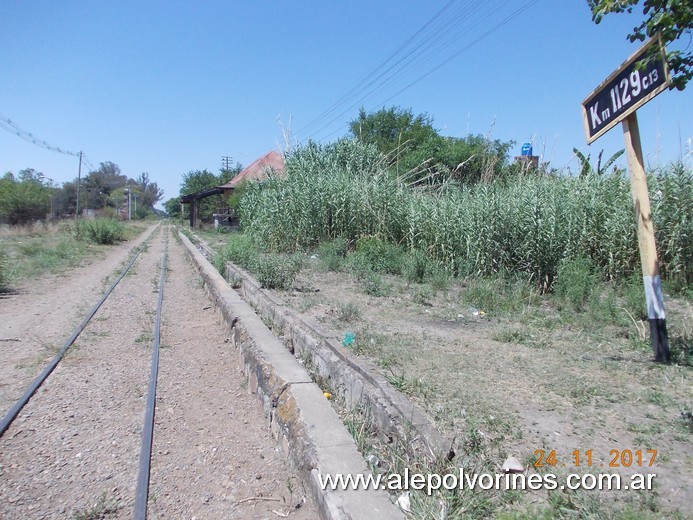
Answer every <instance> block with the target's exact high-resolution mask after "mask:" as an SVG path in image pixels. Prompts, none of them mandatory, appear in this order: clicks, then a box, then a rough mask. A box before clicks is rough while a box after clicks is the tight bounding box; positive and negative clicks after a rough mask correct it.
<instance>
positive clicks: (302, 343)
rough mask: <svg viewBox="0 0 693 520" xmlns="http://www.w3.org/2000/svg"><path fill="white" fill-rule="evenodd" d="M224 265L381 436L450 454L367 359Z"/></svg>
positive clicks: (423, 453)
mask: <svg viewBox="0 0 693 520" xmlns="http://www.w3.org/2000/svg"><path fill="white" fill-rule="evenodd" d="M198 247H199V248H201V249H202V250H203V254H205V255H207V257H211V256H213V255H214V252H213V251H212V250H210V249H209V248H208V247H207V246H205V245H203V244H198ZM226 269H227V274H228V278H229V279H234V280H236V281H238V282H239V285H240V287H239V289H238V290H239V291H240V292H241V294H242V295H243V297H244V298H245V300H246V301H248V303H250V304H251V305H252V306H253V307H254V308H255V310H256V311H257V312H258V313H259V314H260V315H261V316H262V317H263V318H264V319H265V321H266V322H270V323H271V326H272V329H273V330H274V331H275V333H277V334H278V335H279V336H281V337H282V338H283V340H284V343H285V344H286V348H287V349H288V350H289V351H290V352H291V353H293V354H294V355H295V356H296V357H299V358H305V357H308V358H309V359H310V360H311V362H312V365H313V366H314V367H315V370H316V371H317V373H318V374H319V375H320V376H321V377H322V378H323V379H324V380H325V381H326V382H327V383H328V384H329V386H330V388H331V389H333V390H334V392H336V394H337V395H340V396H341V397H343V398H344V400H345V401H346V403H347V406H350V407H356V406H359V407H360V408H361V409H362V410H365V411H366V412H367V413H368V414H369V415H370V416H371V419H372V420H373V422H374V424H375V426H376V430H377V431H378V434H379V435H380V437H381V438H382V439H383V440H384V441H385V442H388V443H389V442H393V439H398V440H399V441H400V442H399V446H400V447H401V448H405V449H406V450H407V451H408V452H409V453H410V454H412V455H416V456H419V457H425V458H427V459H429V460H431V461H436V460H439V459H442V458H445V459H448V460H451V459H452V458H453V457H454V455H455V453H454V451H453V448H452V444H453V443H452V441H451V440H449V439H445V438H444V437H443V436H442V435H441V434H440V432H439V431H438V430H437V429H436V428H435V426H433V424H432V423H431V422H430V420H429V419H428V417H427V416H426V415H425V414H424V413H423V412H422V411H421V409H420V408H419V407H418V406H416V405H415V404H413V403H412V402H411V401H410V400H409V399H407V398H406V397H405V396H403V395H402V394H401V393H399V392H397V391H396V390H395V389H394V388H392V386H391V385H390V384H389V383H388V382H387V380H386V379H385V377H383V376H382V375H381V374H380V373H378V370H377V368H376V367H375V366H374V365H373V364H372V363H371V362H369V361H368V360H366V359H364V358H363V357H357V356H356V355H355V354H353V353H352V352H351V351H349V349H347V348H345V347H343V346H342V344H341V343H340V342H339V341H338V340H337V339H336V338H334V337H333V335H332V334H330V333H329V332H328V331H326V330H325V329H323V328H322V327H321V326H320V325H319V324H318V323H316V322H315V321H313V320H310V319H305V318H303V317H300V316H298V315H297V314H296V312H294V311H293V309H291V308H289V307H287V306H286V305H284V303H283V302H282V301H280V300H278V299H277V298H275V297H274V296H272V295H271V294H269V293H268V292H266V291H264V290H263V289H262V288H261V286H260V284H259V283H258V282H257V280H255V279H254V278H253V277H252V276H251V275H250V274H249V273H247V272H246V271H244V270H243V269H241V268H240V267H238V266H236V265H234V264H233V263H231V262H228V263H227V264H226Z"/></svg>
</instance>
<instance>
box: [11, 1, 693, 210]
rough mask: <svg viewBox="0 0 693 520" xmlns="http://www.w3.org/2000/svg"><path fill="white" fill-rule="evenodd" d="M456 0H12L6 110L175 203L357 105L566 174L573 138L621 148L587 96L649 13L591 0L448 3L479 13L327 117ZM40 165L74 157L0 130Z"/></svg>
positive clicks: (669, 126) (662, 113)
mask: <svg viewBox="0 0 693 520" xmlns="http://www.w3.org/2000/svg"><path fill="white" fill-rule="evenodd" d="M447 3H448V0H436V1H433V0H430V1H426V2H424V1H413V0H398V1H392V0H383V1H374V0H369V1H365V0H350V1H334V0H333V1H326V0H322V1H315V0H310V1H309V0H305V1H301V0H295V1H293V2H290V1H287V0H282V1H279V0H274V1H270V0H253V1H250V0H247V1H239V0H235V1H219V2H212V1H203V0H201V1H197V2H179V1H167V2H158V1H128V0H126V1H118V2H101V1H71V0H64V1H60V2H50V1H35V0H22V1H20V0H5V1H3V2H1V3H0V70H1V71H2V75H1V76H0V114H2V115H3V116H6V117H8V118H10V119H11V120H12V121H13V122H14V123H15V124H17V125H18V126H20V127H21V128H22V129H24V130H26V131H29V132H32V133H33V134H34V135H36V136H37V137H39V138H40V139H41V140H45V141H47V142H48V143H49V144H51V145H53V146H58V147H61V148H63V149H67V150H70V151H75V152H78V151H80V150H83V151H84V153H85V154H86V157H87V159H88V160H89V162H90V163H91V164H92V165H94V166H97V167H98V165H99V163H100V162H105V161H112V162H114V163H116V164H118V165H119V166H120V167H121V169H122V171H123V173H125V174H127V175H128V176H130V177H136V176H137V175H139V174H140V173H141V172H145V171H146V172H148V173H149V176H150V179H151V180H153V181H155V182H157V183H158V184H159V186H160V187H161V188H163V189H164V191H165V195H164V200H166V199H168V198H171V197H174V196H176V195H178V191H179V187H180V182H181V177H182V175H183V174H185V173H186V172H188V171H190V170H194V169H204V168H207V169H209V170H213V171H218V169H219V168H220V166H221V157H222V156H231V157H233V159H234V160H235V161H239V162H241V163H242V164H244V165H247V164H249V163H250V162H252V161H253V160H254V159H255V158H257V157H258V156H260V155H262V154H263V153H265V152H267V151H268V150H270V149H277V148H278V147H280V146H281V147H284V133H283V129H284V130H286V129H290V130H291V132H292V136H291V142H292V144H294V143H296V142H305V140H306V139H308V138H312V139H315V140H323V141H330V140H334V139H336V138H338V137H340V136H342V135H345V134H346V132H347V128H346V127H347V124H348V122H349V121H350V120H352V119H354V118H355V117H356V116H357V114H358V108H359V107H360V106H363V107H364V108H366V109H367V110H369V111H370V110H376V109H378V108H380V107H382V106H383V104H385V106H391V105H397V106H401V107H404V108H411V109H412V110H413V111H414V112H415V113H421V112H426V113H428V114H429V115H430V116H432V117H433V118H434V126H435V127H436V128H438V129H439V130H440V132H441V133H442V134H443V135H450V136H457V137H463V136H465V135H467V134H468V133H473V134H485V135H486V134H489V132H490V133H491V136H492V137H493V138H497V139H502V140H504V141H507V140H514V141H516V142H517V144H516V145H515V148H514V150H513V153H515V154H517V155H519V153H520V147H521V145H522V143H523V142H527V141H532V142H533V146H534V153H535V154H538V155H542V156H543V160H547V161H550V162H551V164H552V165H553V166H556V167H559V168H560V167H564V166H566V165H567V166H570V167H572V169H573V170H575V169H576V168H577V163H576V161H574V160H573V161H572V162H571V157H572V156H573V152H572V149H573V147H577V148H579V149H582V150H584V152H585V153H592V156H593V157H596V155H597V154H598V153H599V151H600V150H601V149H604V150H605V151H604V155H605V156H607V157H608V156H610V155H611V154H612V153H614V152H616V151H617V150H619V149H621V148H623V135H622V132H621V130H620V127H617V128H615V129H613V130H612V131H611V132H609V133H608V134H607V135H605V136H604V137H602V138H601V139H599V140H597V141H596V142H595V143H593V144H592V145H591V146H590V147H587V146H586V140H585V136H584V129H583V122H582V115H581V110H580V103H581V102H582V101H583V99H584V98H585V97H586V96H587V95H588V94H589V93H590V92H591V91H592V90H593V89H594V88H595V87H596V86H597V85H598V84H599V83H600V82H601V81H602V80H604V79H605V78H606V77H607V76H608V75H609V74H610V73H611V72H612V71H613V70H614V69H615V68H617V67H618V65H619V64H620V63H622V62H623V61H624V60H625V59H626V58H627V57H628V56H630V54H632V53H633V52H634V51H635V50H636V49H637V48H638V47H639V45H638V44H631V43H629V42H628V41H627V39H626V34H627V33H628V32H629V30H630V29H631V28H632V27H633V26H635V25H637V23H638V15H636V14H634V15H610V16H607V17H606V18H605V19H604V21H603V22H602V23H601V24H600V25H595V24H594V23H593V22H592V20H591V15H590V11H589V8H588V7H587V2H586V0H562V1H557V0H538V1H528V0H493V1H487V2H484V1H478V0H477V1H468V0H457V1H456V2H454V3H453V4H452V5H451V6H450V7H449V8H448V10H447V11H446V13H453V12H459V13H467V16H466V17H463V18H461V19H460V20H458V21H457V22H456V23H455V24H454V25H441V26H439V27H437V28H435V30H433V31H431V34H435V35H437V36H438V37H440V38H441V40H440V42H439V44H438V47H436V43H435V41H434V40H428V45H429V47H425V46H424V47H423V48H422V49H423V54H422V55H421V57H420V59H416V60H415V61H414V62H413V63H412V64H411V66H410V67H408V68H406V69H405V70H403V71H402V73H400V74H399V75H396V76H395V77H393V78H391V79H390V80H389V81H387V82H386V83H385V84H383V85H382V86H381V88H379V89H377V90H376V91H375V92H371V93H370V94H369V95H368V96H366V97H363V99H362V98H361V96H358V97H356V98H355V99H353V100H351V102H350V103H347V104H346V105H344V106H341V105H340V110H339V111H337V112H336V113H333V114H332V117H328V118H324V117H322V118H321V117H320V116H321V115H323V114H324V111H325V110H326V109H327V108H329V107H330V106H331V105H332V104H333V103H335V102H336V101H338V100H339V99H340V98H342V97H343V96H344V95H345V94H346V93H348V92H349V91H350V90H351V89H352V88H355V87H356V88H358V87H359V86H363V85H364V83H365V81H364V78H366V77H367V75H368V74H369V73H371V72H372V71H373V70H379V71H382V70H383V67H382V63H383V62H384V60H386V58H388V57H389V56H391V55H392V54H393V53H394V52H395V51H396V50H397V49H398V48H399V47H400V45H401V44H403V43H404V42H405V41H406V40H407V39H408V38H410V37H411V36H412V35H414V34H415V33H416V32H417V31H418V30H419V29H421V28H422V26H424V24H425V23H426V22H427V21H428V20H429V19H430V18H431V17H432V16H433V15H434V14H435V13H437V12H438V11H440V10H441V9H442V8H443V7H444V6H445V5H446V4H447ZM525 5H527V6H528V8H527V9H526V10H525V11H524V12H522V13H521V14H519V15H517V16H516V17H514V18H512V19H511V20H510V21H508V22H507V23H506V24H505V25H503V26H502V27H500V28H498V29H497V30H495V31H494V32H491V33H490V34H488V35H486V36H484V35H485V33H487V32H489V31H490V30H491V29H493V28H494V27H495V26H496V25H498V24H499V22H501V21H502V20H504V19H506V18H507V17H509V16H510V15H511V14H512V13H513V12H515V11H517V10H518V9H519V8H520V7H522V6H525ZM425 34H428V33H425ZM482 36H484V37H483V39H481V40H479V38H481V37H482ZM476 40H479V41H478V42H477V43H475V44H473V45H472V43H473V42H475V41H476ZM686 43H688V42H686ZM691 45H693V43H691ZM426 49H428V50H426ZM455 54H457V56H456V57H453V55H455ZM446 60H449V61H448V62H447V63H445V64H442V63H443V62H444V61H446ZM441 64H442V65H441ZM438 65H440V67H439V68H438V69H437V70H435V71H433V72H430V73H428V72H429V71H430V69H432V68H434V67H436V66H438ZM422 75H424V76H425V77H424V78H423V79H421V80H420V81H418V82H417V83H415V84H414V85H413V86H411V87H410V88H408V89H406V90H404V91H402V89H403V88H404V87H406V86H408V85H409V84H410V83H412V82H413V81H414V80H416V79H417V78H419V77H420V76H422ZM692 89H693V86H691V87H689V89H688V90H687V91H684V92H678V91H666V92H664V93H662V94H661V95H660V96H658V97H657V98H655V99H654V100H653V101H651V102H650V103H649V104H647V105H646V106H645V107H643V108H642V109H640V110H639V111H638V118H639V122H640V132H641V137H642V141H643V150H644V154H645V157H646V161H647V162H648V163H649V164H650V165H657V164H666V163H667V162H669V161H671V160H674V159H676V158H677V157H679V155H680V154H684V155H685V154H686V153H687V152H689V151H690V147H691V146H693V144H690V141H691V139H693V96H692V95H691V90H692ZM368 90H370V89H368ZM364 93H367V91H364ZM352 104H354V106H353V107H352V106H351V105H352ZM342 112H345V113H344V114H341V113H342ZM315 118H319V119H318V123H321V124H314V123H312V122H313V120H314V119H315ZM331 119H336V120H335V121H334V122H332V123H330V124H327V123H329V121H330V120H331ZM621 163H622V164H623V165H625V160H624V159H622V160H621ZM27 167H30V168H34V169H36V170H39V171H42V172H43V173H44V174H45V175H46V176H47V177H49V178H52V179H53V180H54V181H55V182H56V183H62V182H65V181H68V180H71V179H73V178H75V177H76V175H77V167H78V160H77V158H76V157H72V156H67V155H63V154H59V153H56V152H52V151H49V150H45V149H43V148H39V147H37V146H35V145H32V144H30V143H27V142H25V141H23V140H21V139H19V138H18V137H16V136H15V135H12V134H10V133H8V132H6V131H3V130H0V173H4V172H6V171H13V172H15V173H16V172H17V171H19V170H20V169H22V168H27Z"/></svg>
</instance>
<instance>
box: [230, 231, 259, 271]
mask: <svg viewBox="0 0 693 520" xmlns="http://www.w3.org/2000/svg"><path fill="white" fill-rule="evenodd" d="M224 255H225V257H226V258H228V259H229V260H231V261H232V262H233V263H234V264H236V265H239V266H241V267H243V268H244V269H252V268H253V263H254V262H255V260H256V259H257V257H258V249H257V247H256V246H255V244H254V243H253V241H252V239H251V238H250V237H249V236H247V235H243V234H240V233H232V234H231V235H230V236H229V240H228V243H227V245H226V251H224Z"/></svg>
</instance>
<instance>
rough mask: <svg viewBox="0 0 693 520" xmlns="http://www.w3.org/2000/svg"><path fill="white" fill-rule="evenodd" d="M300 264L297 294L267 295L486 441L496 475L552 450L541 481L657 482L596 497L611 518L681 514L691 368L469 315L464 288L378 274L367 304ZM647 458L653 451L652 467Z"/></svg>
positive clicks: (550, 324) (619, 345) (450, 426)
mask: <svg viewBox="0 0 693 520" xmlns="http://www.w3.org/2000/svg"><path fill="white" fill-rule="evenodd" d="M306 263H307V266H306V267H304V269H303V270H302V271H301V272H300V274H299V276H298V278H297V280H296V281H295V283H294V288H295V289H296V288H298V289H300V290H295V289H294V290H289V291H272V292H274V294H275V295H276V296H277V297H279V298H280V299H282V300H283V301H284V302H286V303H287V304H288V305H290V306H291V307H292V308H294V309H295V310H296V311H298V312H299V313H300V314H301V315H303V316H305V317H308V318H311V319H314V320H317V321H318V322H321V323H322V324H323V325H325V326H327V327H329V328H331V330H333V331H334V335H335V337H336V338H338V339H339V340H341V339H342V338H344V337H345V334H346V333H348V332H353V333H355V335H356V341H355V342H354V343H353V345H352V346H351V348H352V349H353V350H354V351H355V352H357V353H358V354H359V355H361V356H365V357H367V358H369V359H371V360H373V361H374V362H375V363H376V364H377V365H379V367H380V369H381V371H382V373H383V374H384V375H385V376H386V377H387V378H388V380H389V381H390V383H391V384H393V386H395V387H396V388H398V389H399V390H401V391H402V392H404V393H405V394H407V395H408V396H409V397H410V398H411V399H413V400H414V401H415V402H417V403H418V404H419V405H420V406H421V408H422V409H423V410H424V411H425V413H427V414H428V416H429V417H430V419H431V420H432V421H433V423H434V424H435V425H436V426H437V427H438V428H439V429H440V430H441V431H442V432H443V433H444V434H446V435H447V436H448V437H449V438H452V437H455V438H456V439H457V440H458V442H459V443H460V444H464V443H469V442H470V441H473V442H478V443H480V444H482V445H483V446H485V449H486V451H485V455H484V456H488V457H492V458H493V459H494V460H495V462H496V464H497V465H498V467H500V465H501V464H502V462H503V461H504V460H505V457H507V456H514V457H516V458H518V459H519V460H520V461H522V462H523V463H524V465H525V467H530V466H532V465H533V464H534V463H535V462H541V461H542V460H543V461H544V462H545V461H546V459H547V457H549V456H550V455H551V454H552V452H553V453H554V455H555V457H556V464H555V465H547V466H545V467H544V468H541V469H540V468H536V470H537V471H542V470H543V471H552V472H554V473H558V474H563V475H567V474H568V473H576V472H577V473H584V472H591V473H597V472H600V473H607V472H608V473H614V472H618V473H620V474H622V475H624V476H627V477H630V475H632V474H634V473H656V475H657V476H656V478H655V491H653V492H642V491H634V490H629V491H620V492H617V493H612V494H609V496H598V495H597V494H596V493H592V495H591V497H589V498H590V499H594V500H596V501H597V502H598V505H597V506H596V507H597V508H598V510H600V511H601V512H602V514H605V515H606V517H611V514H612V513H609V511H612V508H614V509H613V510H614V511H615V510H617V509H621V508H623V507H625V506H626V505H628V507H630V508H632V509H633V510H635V511H644V512H647V513H648V514H651V515H654V516H655V517H668V516H669V513H670V512H672V511H679V513H680V514H683V515H684V516H685V515H687V514H689V513H690V510H691V504H693V494H692V491H693V471H692V470H691V467H692V464H693V450H691V430H690V424H689V422H690V419H689V420H688V421H686V418H685V417H684V414H683V411H685V410H690V409H691V405H692V404H693V403H691V396H692V395H693V394H692V392H691V391H692V389H693V387H692V384H691V383H692V381H693V379H692V377H691V376H692V375H693V373H692V372H691V368H690V366H681V365H669V366H662V365H658V364H655V363H653V362H651V361H650V358H651V354H650V352H649V351H647V350H646V349H642V348H640V347H634V346H633V342H630V341H628V340H627V339H626V338H624V337H622V336H619V334H621V332H619V331H615V330H612V329H611V328H608V327H606V326H604V325H598V324H595V325H593V326H589V325H588V326H583V325H581V323H582V322H576V323H568V324H564V323H559V320H558V319H557V317H556V312H555V310H554V309H551V308H550V307H547V306H545V305H539V306H535V307H533V308H527V309H525V310H523V311H521V312H519V313H503V312H494V309H475V308H473V307H472V306H471V305H470V304H469V303H468V302H467V301H465V290H466V289H465V283H464V282H455V283H453V285H452V286H451V287H450V288H449V290H447V291H437V292H436V291H434V290H430V288H428V287H423V286H420V285H417V284H407V283H406V282H405V281H403V279H402V278H399V277H389V276H385V277H384V279H385V284H386V286H387V291H386V295H384V296H379V297H376V296H370V295H368V294H366V293H365V292H364V287H363V284H362V283H360V282H358V281H357V280H356V279H355V278H354V277H353V275H351V274H349V273H348V272H346V271H345V272H330V271H326V270H325V269H324V268H322V267H321V265H320V262H319V260H318V259H316V258H315V257H313V258H312V259H311V258H307V260H306ZM679 306H680V309H679V311H680V312H678V313H677V314H676V319H678V320H684V321H687V322H688V323H689V324H690V323H691V321H690V320H693V310H692V309H691V305H690V302H688V303H686V302H683V303H680V304H679ZM633 331H635V328H633ZM460 449H461V450H462V451H464V449H465V448H464V446H462V447H461V448H460ZM538 450H541V451H538ZM554 450H555V452H554ZM588 450H590V453H589V454H588V453H587V452H588ZM648 450H656V451H657V454H656V458H655V459H654V464H653V465H652V466H650V462H652V457H653V452H652V451H648ZM576 452H577V453H576ZM588 455H589V456H590V457H591V459H592V460H591V466H589V467H588V466H587V465H586V458H587V456H588ZM631 455H632V460H631V459H630V457H631ZM576 456H577V457H579V458H578V460H577V463H576V459H575V457H576ZM578 464H579V466H578ZM587 493H588V494H589V493H590V492H587ZM614 499H615V501H617V502H618V505H613V504H612V501H614ZM541 500H543V499H539V497H532V496H528V497H527V500H526V502H525V504H527V503H529V504H531V503H533V502H537V501H538V502H540V503H541ZM590 507H594V504H593V505H591V506H590ZM660 515H661V516H660ZM568 516H569V515H568ZM636 517H639V516H638V514H637V513H636Z"/></svg>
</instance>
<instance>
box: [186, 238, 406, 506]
mask: <svg viewBox="0 0 693 520" xmlns="http://www.w3.org/2000/svg"><path fill="white" fill-rule="evenodd" d="M179 236H180V239H181V241H182V243H183V245H184V246H185V248H186V250H187V252H188V254H189V256H190V258H191V259H192V261H193V263H194V264H195V265H196V267H197V268H198V270H199V271H200V275H201V276H202V279H203V281H204V285H205V289H206V291H207V293H208V294H209V297H210V298H211V300H212V302H213V303H214V305H215V308H216V311H217V313H218V314H219V315H220V317H221V319H222V321H223V323H225V324H226V325H227V326H228V328H229V330H230V335H231V340H232V343H233V345H234V347H235V348H236V349H237V351H238V354H239V361H240V364H241V366H242V367H243V370H244V372H245V374H246V375H247V377H248V383H249V384H248V386H249V390H250V391H251V392H252V393H253V394H255V395H256V396H257V397H258V398H259V400H260V403H261V405H262V408H263V411H264V415H265V418H267V420H268V421H269V425H270V430H271V432H272V435H273V436H274V437H275V439H276V440H277V442H278V443H279V444H280V445H281V446H282V448H283V450H284V451H285V453H286V454H287V456H288V457H289V458H290V460H291V461H292V462H293V464H295V465H296V466H297V467H298V468H300V469H301V470H303V472H304V475H305V478H306V482H307V483H308V484H309V487H310V489H311V491H312V493H313V497H314V498H315V502H316V504H317V506H318V510H319V512H320V517H321V518H323V519H324V520H338V519H339V520H346V519H361V518H383V519H395V518H396V519H403V518H404V515H403V513H402V512H401V511H400V510H399V508H398V507H397V506H396V505H394V504H393V503H392V502H391V500H390V498H389V496H388V494H387V493H386V492H385V491H382V490H363V489H358V490H348V491H343V490H335V491H332V490H323V489H322V488H321V486H320V482H319V478H318V477H319V476H325V475H328V474H329V475H333V476H334V475H336V474H337V473H342V474H352V475H354V476H355V475H357V474H363V475H369V474H371V472H370V470H369V469H368V467H367V466H366V463H365V461H364V460H363V457H362V456H361V454H360V453H359V452H358V450H357V449H356V444H355V443H354V440H353V438H352V437H351V435H349V433H348V432H347V430H346V428H345V427H344V425H343V424H342V421H341V420H340V418H339V417H338V416H337V414H336V412H335V411H334V409H333V408H332V406H331V405H330V403H329V402H328V401H327V399H325V397H324V395H323V393H322V390H321V389H320V388H319V387H318V386H317V385H316V384H315V383H313V382H312V380H311V378H310V376H309V374H308V373H307V372H306V370H305V368H304V367H303V366H301V364H300V363H298V361H297V360H296V359H295V358H294V356H293V355H292V354H291V352H289V351H288V350H287V349H286V347H285V346H284V344H283V343H282V342H281V340H279V339H278V338H277V337H276V336H275V335H274V334H272V332H271V331H270V330H269V329H268V328H267V327H266V326H265V324H264V323H263V321H262V319H261V318H260V317H259V316H258V315H257V314H256V313H255V312H254V311H253V309H252V308H251V307H250V306H249V305H248V304H247V303H245V302H244V301H243V300H242V299H241V297H240V296H239V295H238V293H236V291H234V290H233V289H232V288H231V287H230V286H229V285H228V283H227V282H226V280H225V279H224V278H223V277H222V276H221V275H220V274H219V273H218V272H217V270H216V269H215V268H214V267H213V266H212V265H211V264H210V263H209V262H208V261H207V259H206V258H205V257H204V256H203V254H202V253H200V251H198V249H197V248H196V247H195V246H194V245H193V244H192V243H191V242H190V240H188V238H187V237H186V236H185V235H183V234H182V233H180V232H179Z"/></svg>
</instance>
